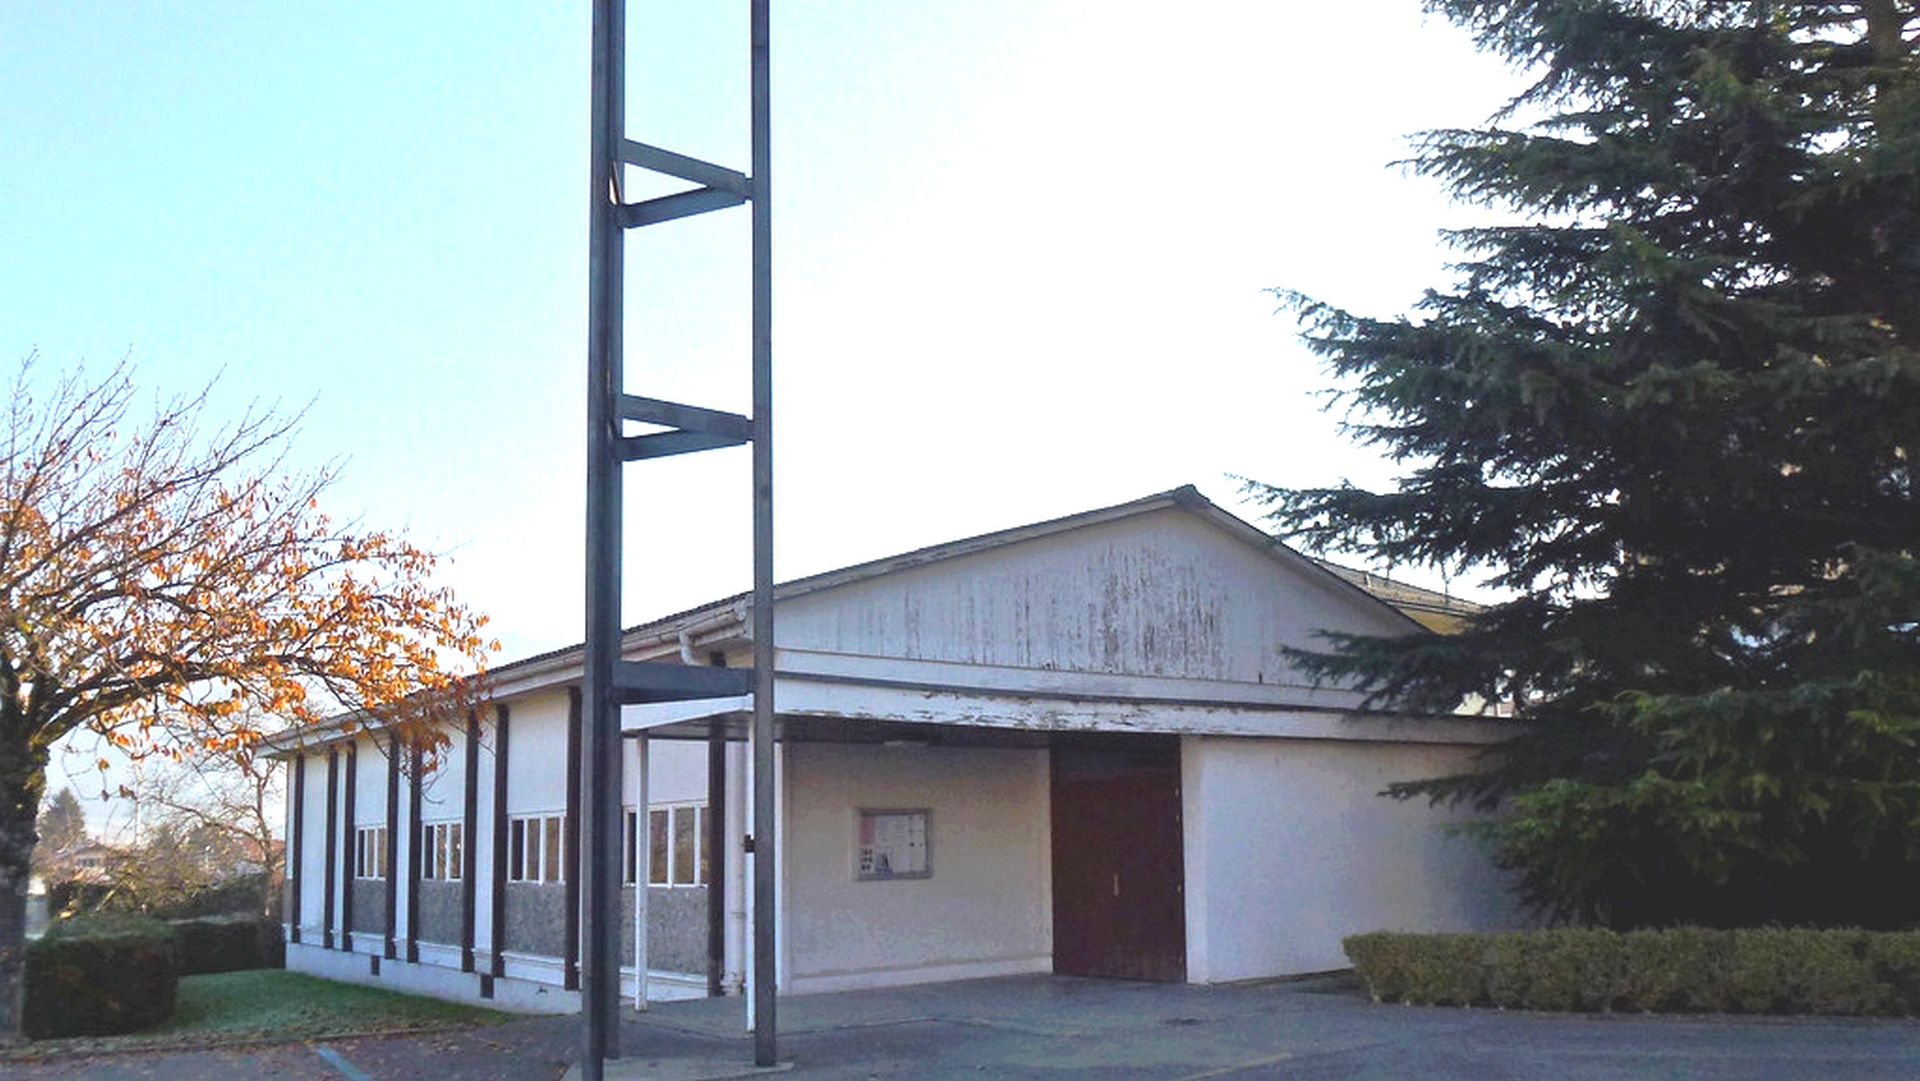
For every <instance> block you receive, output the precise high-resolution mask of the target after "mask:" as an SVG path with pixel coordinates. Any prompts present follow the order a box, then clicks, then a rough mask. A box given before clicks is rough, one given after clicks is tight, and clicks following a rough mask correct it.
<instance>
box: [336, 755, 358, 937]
mask: <svg viewBox="0 0 1920 1081" xmlns="http://www.w3.org/2000/svg"><path fill="white" fill-rule="evenodd" d="M344 757H345V758H346V767H345V768H346V771H347V776H346V783H345V784H344V785H342V786H341V787H342V788H343V789H344V791H342V792H341V793H340V802H341V803H342V804H343V805H344V806H342V807H341V808H340V822H341V827H340V837H341V840H342V841H344V842H345V848H346V853H345V855H346V858H345V859H344V860H342V861H341V871H342V874H341V876H340V877H341V878H342V879H343V880H345V882H346V884H347V888H346V889H344V890H342V891H340V948H341V949H343V950H346V951H347V952H348V953H352V952H353V861H354V854H355V853H354V849H355V848H357V847H358V845H357V844H356V842H357V841H358V840H359V838H358V837H357V836H356V825H355V823H354V820H353V805H354V785H355V783H356V780H355V778H356V777H358V776H359V773H360V769H359V757H360V748H359V745H358V744H354V743H349V744H347V753H346V755H345V756H344Z"/></svg>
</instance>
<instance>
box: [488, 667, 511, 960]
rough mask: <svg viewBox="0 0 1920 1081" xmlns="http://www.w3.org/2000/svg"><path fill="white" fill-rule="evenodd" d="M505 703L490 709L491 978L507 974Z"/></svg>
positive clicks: (497, 704) (489, 885) (506, 711)
mask: <svg viewBox="0 0 1920 1081" xmlns="http://www.w3.org/2000/svg"><path fill="white" fill-rule="evenodd" d="M509 716H510V714H509V711H508V709H507V707H506V705H505V704H503V703H495V704H494V707H493V880H492V881H491V882H489V883H488V884H487V888H488V889H489V890H490V891H491V898H490V899H491V904H492V906H493V919H492V920H491V921H489V924H488V926H487V942H488V945H487V953H488V955H489V957H488V970H489V972H490V973H491V974H492V976H493V977H494V978H495V979H499V978H500V977H502V976H505V975H506V974H507V958H506V952H507V731H508V729H509V727H510V726H509V725H508V723H507V721H508V718H509Z"/></svg>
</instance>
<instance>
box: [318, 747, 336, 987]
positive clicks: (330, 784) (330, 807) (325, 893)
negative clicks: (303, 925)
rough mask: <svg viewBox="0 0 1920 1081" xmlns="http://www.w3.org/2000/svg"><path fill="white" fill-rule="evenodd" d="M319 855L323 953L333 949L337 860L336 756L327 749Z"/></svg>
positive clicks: (333, 751) (332, 750)
mask: <svg viewBox="0 0 1920 1081" xmlns="http://www.w3.org/2000/svg"><path fill="white" fill-rule="evenodd" d="M326 849H327V850H326V852H325V853H323V855H324V856H325V858H326V866H325V867H323V868H321V871H320V873H321V877H322V878H324V879H325V882H323V883H322V886H323V887H324V888H323V890H322V892H321V897H320V945H321V947H322V948H323V949H329V950H330V949H333V906H334V893H335V892H336V891H337V890H338V888H339V878H338V877H337V876H338V875H339V873H340V858H339V855H338V852H339V850H340V752H339V750H338V749H336V748H333V747H329V748H327V845H326Z"/></svg>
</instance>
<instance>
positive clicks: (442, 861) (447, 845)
mask: <svg viewBox="0 0 1920 1081" xmlns="http://www.w3.org/2000/svg"><path fill="white" fill-rule="evenodd" d="M465 833H466V829H465V827H464V826H463V825H462V824H461V823H459V822H428V823H426V824H425V825H423V826H421V827H420V877H421V878H423V879H427V880H429V881H433V882H458V881H460V859H461V855H462V852H463V849H464V842H465V841H466V837H465Z"/></svg>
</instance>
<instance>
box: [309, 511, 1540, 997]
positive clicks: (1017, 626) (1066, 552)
mask: <svg viewBox="0 0 1920 1081" xmlns="http://www.w3.org/2000/svg"><path fill="white" fill-rule="evenodd" d="M776 598H777V604H778V619H777V622H776V628H777V629H776V635H777V641H778V646H779V649H778V651H777V661H776V670H777V682H776V690H775V699H776V708H777V715H778V723H779V742H778V746H777V756H776V757H777V780H776V784H777V794H776V795H777V806H778V820H779V826H778V830H777V833H776V836H775V837H774V838H773V839H772V844H771V845H770V846H764V847H763V848H762V849H761V851H763V852H766V851H771V853H772V855H773V873H774V874H776V875H777V881H778V886H777V889H778V894H779V903H778V913H779V915H778V927H777V932H778V941H779V943H780V947H779V956H778V958H777V965H776V967H777V971H778V979H779V983H780V987H781V990H782V991H783V992H787V993H803V992H808V991H825V990H835V989H842V988H855V987H874V986H886V985H892V984H902V983H913V982H927V981H936V980H948V979H959V978H966V977H974V976H986V975H996V974H1011V973H1026V972H1059V973H1073V974H1079V975H1088V976H1110V977H1122V978H1136V979H1154V980H1175V981H1189V982H1196V983H1207V982H1218V981H1227V980H1240V979H1247V978H1252V977H1262V976H1276V975H1283V974H1290V973H1303V972H1313V971H1323V970H1328V969H1334V968H1340V967H1343V966H1344V965H1345V964H1346V961H1345V959H1344V957H1343V955H1342V953H1341V950H1340V938H1341V936H1342V935H1345V934H1347V933H1351V932H1354V931H1361V930H1370V929H1375V928H1407V929H1466V928H1484V927H1492V926H1499V925H1504V924H1508V923H1510V922H1512V921H1513V913H1512V911H1511V910H1510V907H1509V903H1508V899H1507V894H1506V891H1505V889H1504V883H1503V881H1502V879H1501V877H1500V876H1499V875H1498V873H1497V872H1496V870H1495V869H1494V868H1493V867H1492V865H1491V863H1490V862H1489V861H1488V860H1487V859H1486V858H1485V856H1484V854H1483V853H1482V852H1480V851H1479V850H1478V849H1477V848H1476V847H1475V844H1474V842H1472V841H1471V840H1469V839H1467V838H1465V837H1463V836H1461V835H1459V834H1457V833H1455V832H1452V831H1449V830H1447V829H1446V828H1445V827H1446V826H1447V825H1448V824H1449V823H1450V822H1452V821H1453V815H1452V814H1450V813H1449V812H1447V811H1446V810H1444V809H1434V808H1430V807H1428V806H1427V805H1426V804H1424V803H1421V802H1413V803H1397V802H1392V801H1387V800H1383V799H1380V798H1378V795H1377V794H1378V793H1379V792H1380V790H1381V789H1382V788H1384V787H1385V786H1386V785H1387V784H1388V783H1389V782H1392V781H1396V780H1404V779H1409V778H1415V777H1421V776H1429V775H1435V774H1438V773H1441V772H1444V771H1451V770H1457V769H1460V768H1462V767H1464V766H1466V765H1467V764H1468V762H1469V760H1470V758H1471V757H1472V756H1473V755H1474V754H1475V753H1476V752H1477V751H1479V750H1481V749H1482V748H1484V747H1485V746H1487V745H1488V744H1490V743H1492V742H1495V741H1497V740H1499V739H1500V738H1502V737H1503V736H1504V734H1505V730H1504V729H1503V728H1502V726H1501V723H1500V722H1496V721H1491V720H1485V719H1479V718H1469V717H1448V718H1427V719H1421V720H1400V719H1394V718H1389V717H1383V716H1377V715H1368V714H1364V713H1360V712H1357V707H1358V706H1359V703H1360V697H1359V696H1358V695H1357V694H1356V693H1354V692H1352V691H1349V690H1345V689H1342V688H1339V687H1330V686H1319V687H1316V686H1312V685H1310V684H1309V683H1307V682H1306V681H1304V680H1303V679H1302V677H1301V676H1300V675H1299V674H1298V673H1297V672H1296V671H1295V670H1294V668H1293V667H1292V666H1291V665H1290V664H1289V662H1288V660H1287V658H1286V656H1285V655H1284V652H1283V651H1284V649H1285V647H1288V646H1313V645H1315V644H1316V643H1317V641H1318V639H1317V637H1316V636H1317V635H1318V633H1319V632H1321V631H1323V630H1337V631H1346V632H1357V633H1368V634H1403V633H1417V632H1419V631H1420V629H1421V623H1417V622H1416V619H1418V620H1422V621H1424V622H1426V623H1429V624H1433V623H1439V624H1440V625H1443V626H1444V625H1445V621H1446V620H1449V619H1456V620H1457V619H1458V618H1460V617H1462V616H1463V615H1464V614H1466V613H1467V612H1468V611H1470V610H1471V606H1470V605H1466V604H1464V603H1463V602H1460V601H1457V600H1453V599H1450V598H1447V597H1445V596H1443V595H1440V594H1437V593H1434V592H1432V591H1428V590H1422V589H1417V588H1415V587H1411V586H1406V585H1404V584H1402V583H1397V582H1391V581H1388V580H1386V579H1382V578H1379V577H1378V576H1374V575H1366V574H1362V573H1360V572H1354V571H1348V570H1346V569H1344V568H1337V567H1333V566H1331V565H1328V564H1324V563H1320V562H1317V561H1314V560H1311V559H1308V558H1305V557H1303V556H1301V555H1299V554H1297V553H1295V552H1293V551H1291V550H1290V549H1288V548H1286V547H1284V546H1281V545H1278V544H1275V543H1274V542H1273V541H1272V540H1271V539H1269V538H1268V537H1266V536H1265V535H1264V534H1262V533H1261V532H1260V531H1259V530H1258V529H1256V528H1254V527H1253V526H1250V525H1248V524H1247V523H1245V522H1242V521H1240V520H1239V519H1237V518H1235V517H1233V516H1232V515H1230V514H1228V513H1226V512H1225V511H1223V510H1221V509H1220V508H1218V507H1216V506H1214V505H1213V504H1211V503H1209V502H1207V501H1206V500H1205V499H1204V498H1202V497H1201V496H1200V495H1199V494H1198V493H1197V492H1196V491H1194V490H1193V489H1191V488H1183V489H1179V490H1176V491H1172V492H1167V493H1163V494H1160V495H1156V496H1151V497H1149V498H1146V499H1142V500H1138V501H1135V502H1132V503H1126V504H1122V505H1119V506H1114V507H1108V508H1104V509H1101V510H1096V511H1091V512H1087V513H1083V514H1076V515H1073V516H1070V517H1066V518H1060V519H1056V520H1053V521H1047V522H1040V523H1036V524H1033V525H1029V526H1024V527H1020V528H1017V529H1011V530H1006V531H1003V532H999V533H993V534H989V535H986V536H981V537H974V538H970V539H966V540H960V541H954V542H952V543H948V544H942V545H937V546H935V547H932V548H926V549H922V550H919V551H915V552H909V553H906V554H904V555H900V556H896V557H893V558H891V559H884V560H879V561H876V562H872V563H865V564H861V565H858V566H853V567H848V568H846V569H843V570H839V571H834V572H830V573H827V574H822V575H816V576H814V577H811V578H805V579H801V580H798V581H794V582H789V583H787V584H785V585H783V586H781V587H780V588H779V589H778V591H777V593H776ZM749 616H750V613H749V612H748V608H747V602H746V598H744V597H734V598H729V599H726V600H721V601H717V602H714V603H713V604H710V605H706V606H703V607H701V608H697V609H694V610H692V611H688V612H683V613H680V614H678V615H674V616H669V617H666V618H663V619H659V620H655V621H653V622H650V623H646V624H643V625H640V626H637V627H634V628H632V629H630V630H628V631H627V632H626V635H625V638H624V654H625V656H626V657H628V658H629V659H636V660H638V659H646V660H661V661H679V662H682V663H690V664H727V665H733V666H743V665H746V664H748V663H750V662H749V657H750V649H751V643H750V641H749V638H748V635H749V628H750V626H751V620H750V618H749ZM493 676H494V688H495V689H494V694H495V699H494V707H493V710H492V711H491V713H490V714H488V715H486V716H484V717H481V718H478V719H476V721H475V723H474V724H473V725H472V726H471V727H470V728H469V730H468V731H466V732H462V733H458V734H456V736H455V738H454V743H453V747H452V750H451V752H450V753H449V754H447V755H446V756H445V763H446V764H445V766H444V767H443V768H442V769H441V770H440V771H439V772H437V773H435V774H434V775H432V776H431V777H425V778H419V777H417V776H416V775H414V774H413V773H412V772H411V771H410V770H408V769H406V768H405V766H406V763H405V761H404V760H403V759H402V753H401V751H400V749H399V748H397V747H394V746H391V745H389V744H387V743H385V742H383V739H382V737H380V736H378V735H374V736H364V735H363V736H361V737H358V738H356V739H348V740H343V739H331V740H330V739H327V738H324V737H322V736H320V735H317V734H311V733H309V734H305V735H302V734H295V735H293V736H291V737H287V738H284V739H283V740H282V742H281V743H280V744H279V745H278V749H279V753H281V754H283V755H284V756H286V757H287V758H289V759H290V760H291V761H292V766H293V768H292V774H291V776H292V784H291V786H290V787H291V789H292V792H291V796H290V809H289V831H288V836H289V838H290V842H289V857H288V858H289V861H290V864H289V866H290V872H291V873H290V875H289V877H290V878H291V879H292V882H291V885H290V890H289V903H288V905H287V913H288V934H289V939H290V942H291V945H290V946H289V949H288V952H287V963H288V966H289V967H291V968H295V969H301V970H306V971H312V972H316V973H321V974H325V975H332V976H337V977H345V978H355V979H362V980H376V979H377V980H380V981H383V982H391V983H393V984H395V985H397V986H405V987H409V988H412V989H415V990H420V991H426V992H429V993H435V994H442V995H447V996H451V997H468V998H490V999H493V1000H495V1001H499V1002H502V1003H504V1004H508V1005H515V1006H522V1007H535V1008H537V1007H540V1006H542V1005H547V1006H551V1007H553V1008H556V1009H573V1008H576V1005H577V997H575V996H574V995H573V994H572V992H573V990H574V989H575V988H576V987H577V979H578V962H579V957H578V943H579V936H578V919H577V913H578V912H579V896H578V882H579V876H578V874H577V867H578V849H577V843H576V842H577V837H578V831H577V829H576V823H577V821H578V806H579V780H578V771H577V770H575V769H573V768H571V763H573V762H575V761H576V760H577V741H578V738H579V737H578V731H579V690H578V687H579V679H580V650H579V649H578V648H577V647H576V648H572V649H567V650H562V651H559V652H555V653H550V654H546V655H542V656H538V657H533V658H529V659H527V660H524V661H519V662H516V663H513V664H508V665H505V666H503V667H501V668H499V669H496V670H495V672H494V673H493ZM749 710H750V701H749V700H747V699H718V700H705V701H696V702H679V703H663V704H655V705H645V706H629V707H626V708H625V709H624V710H623V713H622V724H623V728H624V729H625V732H626V734H627V735H628V736H629V737H630V739H629V740H628V743H629V746H630V748H631V750H630V751H629V755H630V758H629V767H628V769H627V790H626V793H625V799H626V802H627V804H628V807H629V811H628V814H627V821H628V836H627V845H626V851H627V853H628V855H627V860H626V875H625V878H626V881H627V883H628V884H629V885H628V887H627V891H626V894H625V897H626V902H627V903H626V911H628V912H630V913H635V912H639V911H642V910H643V911H644V921H645V924H644V925H645V927H646V928H647V931H646V933H645V934H644V935H639V936H636V935H634V933H633V926H634V924H635V921H636V919H637V918H638V917H630V918H629V920H628V926H627V928H626V934H625V936H624V940H623V942H622V945H621V958H622V961H623V962H624V966H625V972H626V987H627V991H628V993H631V994H635V995H640V996H647V997H662V996H665V995H673V994H683V993H700V992H701V991H702V990H703V989H704V986H705V977H704V975H703V973H704V970H705V969H706V967H707V956H708V953H707V950H708V943H709V937H708V936H709V933H710V932H717V939H718V942H719V944H720V945H721V947H722V949H721V955H722V958H723V967H722V971H720V972H719V973H717V975H718V976H719V978H720V982H721V983H722V985H723V986H726V987H728V988H730V989H737V988H738V987H739V985H740V982H741V976H740V973H741V972H743V971H744V969H745V967H746V966H745V965H744V959H745V943H746V942H748V941H749V936H748V929H747V927H746V922H745V921H746V919H747V917H746V915H745V911H744V910H745V909H746V907H747V906H746V905H745V904H744V903H743V900H742V899H743V898H744V897H745V895H746V894H745V890H744V886H745V884H746V882H747V875H748V874H749V867H748V863H749V861H748V859H747V858H746V857H745V856H743V854H742V852H741V847H742V838H743V834H744V830H743V828H742V827H743V822H744V819H745V817H746V810H747V807H748V804H747V801H746V799H745V789H746V784H745V780H746V778H745V772H746V771H745V758H744V753H743V749H742V743H741V740H742V739H743V736H744V731H745V718H746V716H747V713H748V711H749ZM643 759H644V760H645V761H646V767H647V768H646V769H645V770H644V784H643V783H642V777H643V771H642V770H641V769H639V763H640V762H641V761H642V760H643ZM710 768H711V769H712V770H713V772H714V775H715V777H716V779H718V780H720V781H722V782H723V783H722V784H720V785H718V786H716V787H714V788H712V789H710V788H709V786H708V781H707V778H708V775H709V769H710ZM643 809H644V810H643ZM712 816H718V821H719V822H720V823H721V824H722V825H723V831H724V837H725V843H724V846H723V847H721V848H720V849H719V850H717V851H716V850H714V849H713V848H712V847H711V846H710V845H709V844H708V843H707V842H706V840H705V837H706V825H707V823H708V822H709V821H710V820H711V819H712ZM643 887H644V888H643ZM714 889H720V890H723V891H724V895H725V896H724V899H723V900H724V903H722V904H720V905H718V906H716V909H717V911H718V912H719V913H720V914H721V923H720V924H719V925H718V926H717V927H715V926H713V925H710V924H709V911H710V909H709V905H708V901H709V897H708V891H710V890H714Z"/></svg>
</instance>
